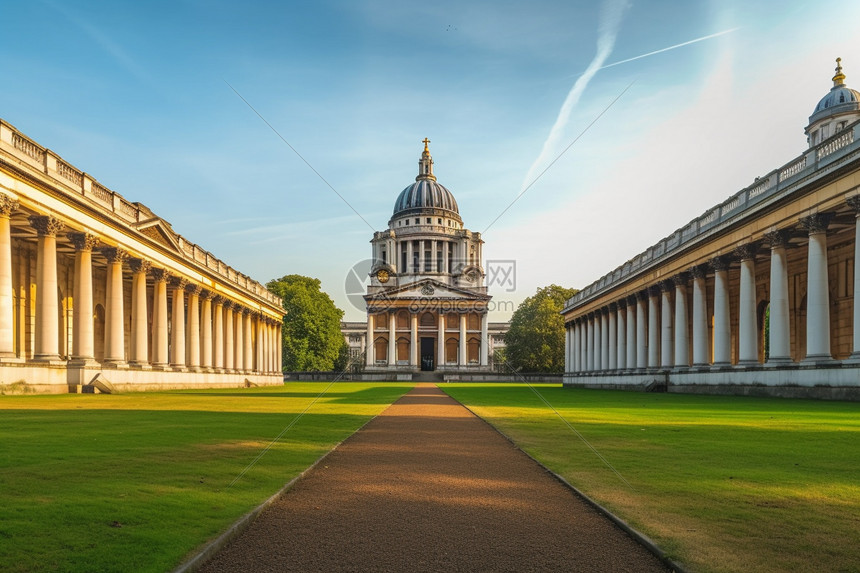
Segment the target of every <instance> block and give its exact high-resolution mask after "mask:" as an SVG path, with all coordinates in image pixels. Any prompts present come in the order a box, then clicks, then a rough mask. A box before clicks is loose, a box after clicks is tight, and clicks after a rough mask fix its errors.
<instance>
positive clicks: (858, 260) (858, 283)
mask: <svg viewBox="0 0 860 573" xmlns="http://www.w3.org/2000/svg"><path fill="white" fill-rule="evenodd" d="M846 202H847V203H848V206H849V207H851V209H852V210H853V211H854V219H855V222H854V298H853V299H852V303H853V306H854V317H853V319H854V323H853V329H852V332H853V335H854V341H853V343H852V345H851V357H850V359H851V360H852V361H854V362H860V195H852V196H851V197H848V199H846ZM771 312H773V311H772V310H771Z"/></svg>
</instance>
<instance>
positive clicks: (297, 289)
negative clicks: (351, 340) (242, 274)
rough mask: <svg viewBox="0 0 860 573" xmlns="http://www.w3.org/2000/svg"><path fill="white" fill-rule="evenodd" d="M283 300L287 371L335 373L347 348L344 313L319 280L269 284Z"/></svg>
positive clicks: (290, 278) (284, 279) (287, 279)
mask: <svg viewBox="0 0 860 573" xmlns="http://www.w3.org/2000/svg"><path fill="white" fill-rule="evenodd" d="M266 288H268V289H269V290H270V291H271V292H273V293H274V294H276V295H278V296H279V297H281V298H282V299H283V301H284V309H285V310H286V311H287V315H286V316H285V317H284V328H283V339H284V356H283V359H284V362H283V364H284V370H287V371H316V370H322V371H327V370H333V369H334V367H335V363H336V362H337V361H338V357H339V356H341V352H342V348H343V347H344V346H346V342H345V341H344V339H343V334H341V331H340V320H341V318H343V311H342V310H341V309H339V308H338V307H337V306H335V304H334V302H333V301H332V300H331V298H330V297H329V296H328V294H326V293H324V292H323V291H322V290H321V288H320V281H319V279H314V278H310V277H305V276H302V275H287V276H284V277H281V278H279V279H274V280H271V281H269V282H268V283H267V284H266Z"/></svg>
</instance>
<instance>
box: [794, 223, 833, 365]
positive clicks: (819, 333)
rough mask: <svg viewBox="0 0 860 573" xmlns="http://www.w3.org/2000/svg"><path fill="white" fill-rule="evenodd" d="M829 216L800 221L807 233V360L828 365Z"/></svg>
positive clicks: (831, 357) (830, 357)
mask: <svg viewBox="0 0 860 573" xmlns="http://www.w3.org/2000/svg"><path fill="white" fill-rule="evenodd" d="M830 219H831V216H830V215H829V214H824V213H816V214H814V215H810V216H808V217H804V218H802V219H801V220H800V226H801V227H803V229H805V230H806V231H807V232H808V233H809V255H808V261H807V273H806V277H807V282H806V358H805V359H804V362H827V361H830V360H832V359H833V356H832V355H831V354H830V294H829V292H828V284H827V226H828V225H829V224H830Z"/></svg>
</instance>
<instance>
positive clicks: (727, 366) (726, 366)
mask: <svg viewBox="0 0 860 573" xmlns="http://www.w3.org/2000/svg"><path fill="white" fill-rule="evenodd" d="M731 369H732V363H731V362H714V363H713V364H711V370H731Z"/></svg>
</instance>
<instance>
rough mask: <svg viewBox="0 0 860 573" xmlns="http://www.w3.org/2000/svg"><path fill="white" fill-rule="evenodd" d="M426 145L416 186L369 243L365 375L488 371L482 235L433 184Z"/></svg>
mask: <svg viewBox="0 0 860 573" xmlns="http://www.w3.org/2000/svg"><path fill="white" fill-rule="evenodd" d="M428 144H429V140H427V139H425V140H424V152H423V153H422V154H421V158H420V159H419V161H418V176H417V177H416V178H415V183H412V184H411V185H409V186H408V187H406V188H405V189H404V190H403V191H402V192H401V193H400V195H399V196H398V197H397V200H396V201H395V205H394V213H393V215H392V217H391V219H390V220H389V221H388V229H386V230H385V231H380V232H377V233H374V236H373V239H372V240H371V245H372V250H373V267H372V270H371V274H370V276H371V282H370V285H368V288H367V295H365V297H364V299H365V301H366V303H367V324H366V333H365V340H366V341H372V343H368V344H366V352H365V360H366V363H365V369H366V371H370V372H373V371H378V372H391V371H403V372H415V371H418V370H442V371H460V370H462V371H466V370H469V371H477V370H487V369H489V341H488V336H489V323H488V319H487V305H488V303H489V302H490V299H491V298H492V297H491V296H490V295H488V294H487V287H486V286H484V276H485V275H484V269H483V266H482V263H481V260H482V246H483V241H482V240H481V235H480V233H473V232H472V231H469V230H468V229H466V228H465V227H464V226H463V220H462V219H461V218H460V212H459V209H458V207H457V202H456V200H455V199H454V196H453V194H452V193H451V192H450V191H448V189H446V188H445V187H443V186H442V185H440V184H439V183H437V182H436V176H435V175H434V174H433V158H432V157H431V156H430V150H429V148H428Z"/></svg>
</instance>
